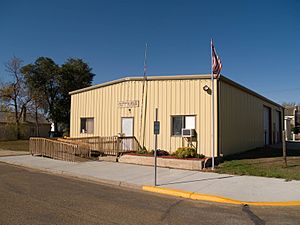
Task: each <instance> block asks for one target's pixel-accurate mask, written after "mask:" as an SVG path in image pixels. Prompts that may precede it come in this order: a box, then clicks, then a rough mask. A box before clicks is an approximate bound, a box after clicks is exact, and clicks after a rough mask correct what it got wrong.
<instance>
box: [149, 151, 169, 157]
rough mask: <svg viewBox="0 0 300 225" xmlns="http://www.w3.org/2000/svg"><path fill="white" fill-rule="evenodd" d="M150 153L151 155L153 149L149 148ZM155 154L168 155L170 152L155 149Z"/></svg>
mask: <svg viewBox="0 0 300 225" xmlns="http://www.w3.org/2000/svg"><path fill="white" fill-rule="evenodd" d="M150 154H151V155H154V150H151V152H150ZM156 155H157V156H168V155H170V154H169V152H167V151H165V150H161V149H157V151H156Z"/></svg>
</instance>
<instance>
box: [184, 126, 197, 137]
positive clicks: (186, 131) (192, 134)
mask: <svg viewBox="0 0 300 225" xmlns="http://www.w3.org/2000/svg"><path fill="white" fill-rule="evenodd" d="M181 136H182V137H195V129H185V128H183V129H182V130H181Z"/></svg>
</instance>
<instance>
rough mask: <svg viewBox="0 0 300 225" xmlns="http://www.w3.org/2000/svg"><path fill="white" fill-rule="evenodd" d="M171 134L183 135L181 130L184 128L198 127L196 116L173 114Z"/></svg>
mask: <svg viewBox="0 0 300 225" xmlns="http://www.w3.org/2000/svg"><path fill="white" fill-rule="evenodd" d="M171 121H172V126H171V129H172V130H171V135H173V136H181V131H182V129H184V128H187V129H195V128H196V116H172V119H171Z"/></svg>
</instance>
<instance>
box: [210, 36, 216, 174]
mask: <svg viewBox="0 0 300 225" xmlns="http://www.w3.org/2000/svg"><path fill="white" fill-rule="evenodd" d="M212 45H213V40H212V39H211V42H210V55H211V91H212V92H211V98H212V99H211V169H212V170H214V169H215V115H214V112H215V97H214V96H215V87H214V86H215V85H214V72H213V53H212Z"/></svg>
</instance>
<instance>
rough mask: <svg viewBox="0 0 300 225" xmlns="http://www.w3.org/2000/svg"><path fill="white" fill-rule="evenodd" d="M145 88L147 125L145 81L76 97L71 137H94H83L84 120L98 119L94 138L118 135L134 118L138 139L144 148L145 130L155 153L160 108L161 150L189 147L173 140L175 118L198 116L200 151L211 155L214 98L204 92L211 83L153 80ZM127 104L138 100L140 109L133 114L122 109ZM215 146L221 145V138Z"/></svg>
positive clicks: (131, 82) (204, 80)
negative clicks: (123, 124) (126, 120)
mask: <svg viewBox="0 0 300 225" xmlns="http://www.w3.org/2000/svg"><path fill="white" fill-rule="evenodd" d="M145 85H146V86H145V90H146V91H147V108H146V120H145V124H144V122H143V121H144V118H143V120H142V123H141V112H144V110H145V108H144V107H145V99H144V101H143V102H144V104H143V110H141V103H142V86H143V81H140V80H139V81H123V82H120V83H115V84H113V85H108V86H103V87H100V88H97V89H91V90H87V91H83V92H79V93H74V94H72V95H71V133H70V136H71V137H82V136H91V135H90V134H81V133H80V118H81V117H94V123H95V124H94V134H93V136H112V135H117V134H118V133H120V132H121V117H134V135H135V136H136V137H137V139H138V140H139V142H140V143H141V144H142V142H143V137H142V136H143V135H142V134H143V132H141V131H143V130H144V129H145V139H144V142H145V147H146V148H147V149H148V150H151V149H153V148H154V136H153V121H154V111H155V108H156V107H157V108H159V112H158V118H159V120H160V121H161V132H160V135H159V136H158V147H159V148H160V149H164V150H167V151H170V152H173V151H175V150H176V149H177V148H178V147H180V146H182V144H185V145H186V142H184V143H183V141H182V138H181V137H173V136H171V116H172V115H195V116H196V132H197V134H198V137H197V139H198V149H199V150H198V151H199V152H200V153H202V154H205V155H207V156H209V155H211V152H210V149H211V95H210V94H208V93H207V92H205V91H204V90H203V86H204V85H208V86H209V87H210V86H211V82H210V80H209V79H190V80H189V79H182V80H180V79H176V80H167V79H165V80H150V81H147V82H146V84H145ZM215 85H216V83H215ZM215 99H217V95H216V94H215ZM126 100H138V101H139V107H136V108H131V109H130V110H129V109H128V108H119V107H118V102H120V101H126ZM215 102H216V101H215ZM216 105H217V104H216ZM143 115H144V113H143ZM216 116H217V113H215V118H216ZM144 126H145V127H144ZM216 128H217V123H216ZM215 143H216V144H217V137H216V139H215ZM216 147H217V146H216Z"/></svg>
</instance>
